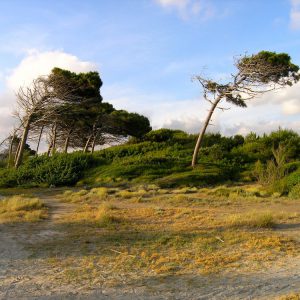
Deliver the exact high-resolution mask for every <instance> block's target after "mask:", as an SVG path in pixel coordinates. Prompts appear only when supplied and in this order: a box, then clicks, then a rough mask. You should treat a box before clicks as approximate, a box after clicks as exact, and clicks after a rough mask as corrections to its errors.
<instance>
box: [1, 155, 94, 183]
mask: <svg viewBox="0 0 300 300" xmlns="http://www.w3.org/2000/svg"><path fill="white" fill-rule="evenodd" d="M92 162H93V157H92V156H91V155H88V154H84V153H79V152H74V153H72V154H55V155H53V156H51V157H48V156H47V155H40V156H35V157H31V158H29V159H28V160H27V161H26V162H25V163H24V164H23V165H22V166H21V167H19V168H18V169H4V170H1V171H0V187H15V186H20V185H21V186H24V185H39V184H47V185H49V186H51V185H52V186H64V185H73V184H75V183H76V182H77V181H78V180H79V179H80V178H81V177H82V176H83V173H84V171H85V170H86V169H87V168H88V167H89V166H91V163H92Z"/></svg>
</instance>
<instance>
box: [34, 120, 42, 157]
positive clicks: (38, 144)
mask: <svg viewBox="0 0 300 300" xmlns="http://www.w3.org/2000/svg"><path fill="white" fill-rule="evenodd" d="M43 130H44V125H43V126H42V128H41V131H40V135H39V139H38V143H37V146H36V151H35V155H38V152H39V148H40V143H41V138H42V134H43Z"/></svg>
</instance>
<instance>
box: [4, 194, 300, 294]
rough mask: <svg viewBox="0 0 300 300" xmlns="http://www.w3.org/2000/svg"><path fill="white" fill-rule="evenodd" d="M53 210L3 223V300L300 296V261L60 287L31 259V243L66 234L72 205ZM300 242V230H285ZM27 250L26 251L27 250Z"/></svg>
mask: <svg viewBox="0 0 300 300" xmlns="http://www.w3.org/2000/svg"><path fill="white" fill-rule="evenodd" d="M44 200H45V201H46V202H47V204H48V205H49V206H50V207H51V209H50V218H49V220H47V221H45V222H41V223H39V224H34V225H26V226H7V225H6V226H4V225H0V299H276V298H277V297H279V296H280V295H286V294H289V293H290V292H300V257H298V258H293V259H288V260H286V261H285V262H284V263H283V264H281V265H280V266H276V265H274V266H273V267H272V268H271V269H268V270H264V271H261V272H259V273H255V274H253V273H252V274H250V275H245V274H238V273H232V274H223V275H219V276H199V275H197V276H192V275H189V276H180V277H179V276H177V277H167V278H161V277H155V278H146V279H144V280H139V279H137V280H130V281H129V282H128V280H127V279H126V277H125V276H124V278H120V284H119V285H118V286H116V287H109V286H106V284H105V283H103V281H102V283H101V284H100V283H95V284H94V285H93V284H92V285H89V286H87V285H84V284H82V285H81V284H76V286H73V285H71V284H70V285H65V284H61V283H60V281H59V280H58V279H57V278H59V273H60V272H61V271H62V270H60V269H54V268H53V269H50V268H49V265H47V264H45V262H44V261H43V260H42V259H41V258H35V257H32V253H31V252H30V250H28V249H30V248H28V246H30V244H34V243H35V242H37V241H38V240H42V239H49V238H51V237H53V236H56V235H63V233H61V232H58V231H56V229H55V227H54V225H53V221H54V220H57V219H59V218H60V217H62V216H63V215H64V214H68V213H69V212H70V210H71V209H72V207H71V206H70V205H69V204H63V203H59V202H58V201H56V200H55V199H51V198H44ZM280 231H281V232H282V233H283V234H287V235H289V236H292V237H294V238H297V239H300V233H299V227H298V226H294V227H292V228H289V227H287V228H280ZM26 249H27V250H26Z"/></svg>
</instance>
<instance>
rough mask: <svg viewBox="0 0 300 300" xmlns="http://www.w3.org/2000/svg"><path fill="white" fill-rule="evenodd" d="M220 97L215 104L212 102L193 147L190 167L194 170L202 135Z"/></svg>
mask: <svg viewBox="0 0 300 300" xmlns="http://www.w3.org/2000/svg"><path fill="white" fill-rule="evenodd" d="M221 99H222V98H221V97H218V98H217V99H216V100H215V102H213V104H212V106H211V108H210V110H209V113H208V115H207V117H206V120H205V122H204V125H203V128H202V130H201V132H200V134H199V136H198V139H197V143H196V146H195V149H194V154H193V159H192V167H193V168H194V167H195V166H196V164H197V159H198V153H199V150H200V147H201V144H202V141H203V138H204V134H205V132H206V129H207V126H208V124H209V122H210V119H211V117H212V114H213V113H214V110H215V108H216V107H217V105H218V104H219V102H220V101H221Z"/></svg>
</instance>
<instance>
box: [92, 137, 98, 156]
mask: <svg viewBox="0 0 300 300" xmlns="http://www.w3.org/2000/svg"><path fill="white" fill-rule="evenodd" d="M97 136H98V134H96V135H95V136H94V139H93V143H92V150H91V152H92V153H94V151H95V146H96V140H97Z"/></svg>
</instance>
